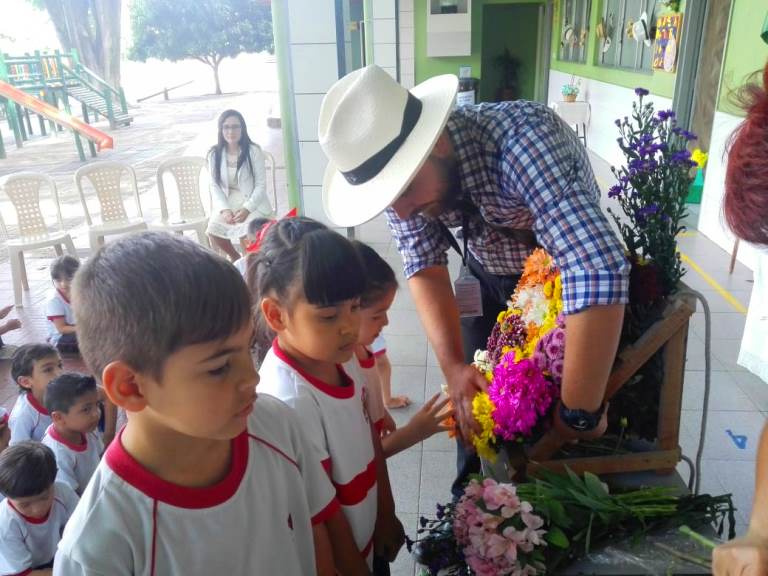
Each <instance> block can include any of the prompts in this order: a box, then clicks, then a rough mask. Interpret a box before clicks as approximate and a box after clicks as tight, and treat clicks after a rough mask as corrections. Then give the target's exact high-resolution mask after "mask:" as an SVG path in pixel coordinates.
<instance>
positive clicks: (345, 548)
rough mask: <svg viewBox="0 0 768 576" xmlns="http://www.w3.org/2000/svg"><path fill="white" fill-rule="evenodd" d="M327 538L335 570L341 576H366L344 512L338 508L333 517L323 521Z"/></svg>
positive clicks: (366, 572) (362, 559)
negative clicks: (329, 542) (326, 530)
mask: <svg viewBox="0 0 768 576" xmlns="http://www.w3.org/2000/svg"><path fill="white" fill-rule="evenodd" d="M325 526H326V527H327V528H328V537H329V539H330V541H331V547H332V549H333V550H332V552H333V560H334V563H335V564H336V570H337V571H338V573H339V574H342V575H343V576H357V575H361V576H368V575H369V574H370V571H369V570H368V564H366V562H365V558H363V556H362V554H360V550H358V549H357V544H355V538H354V536H353V535H352V528H350V526H349V522H348V521H347V517H346V516H344V510H342V509H341V508H339V509H338V510H337V511H336V513H335V514H333V516H331V517H330V518H328V520H326V521H325Z"/></svg>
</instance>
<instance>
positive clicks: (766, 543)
mask: <svg viewBox="0 0 768 576" xmlns="http://www.w3.org/2000/svg"><path fill="white" fill-rule="evenodd" d="M712 573H713V574H714V575H715V576H765V575H766V574H768V540H766V539H764V538H760V537H759V536H757V535H755V534H752V533H750V532H748V533H747V534H746V536H743V537H741V538H736V539H735V540H731V541H730V542H726V543H725V544H723V545H721V546H718V547H717V548H715V549H714V550H713V551H712Z"/></svg>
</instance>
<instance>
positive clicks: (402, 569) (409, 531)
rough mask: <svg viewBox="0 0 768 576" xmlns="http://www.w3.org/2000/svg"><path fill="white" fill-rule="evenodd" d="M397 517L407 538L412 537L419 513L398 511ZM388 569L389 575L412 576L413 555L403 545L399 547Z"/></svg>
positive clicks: (414, 533)
mask: <svg viewBox="0 0 768 576" xmlns="http://www.w3.org/2000/svg"><path fill="white" fill-rule="evenodd" d="M397 517H398V518H399V519H400V522H402V523H403V528H404V529H405V533H406V535H407V536H408V537H409V538H414V537H415V535H416V530H417V526H418V521H419V515H418V514H405V513H400V512H398V513H397ZM389 570H390V574H391V576H413V571H414V565H413V556H411V553H410V552H408V549H407V548H406V547H405V546H403V547H402V548H401V549H400V553H399V554H398V555H397V559H396V560H395V561H394V562H393V563H392V564H390V566H389Z"/></svg>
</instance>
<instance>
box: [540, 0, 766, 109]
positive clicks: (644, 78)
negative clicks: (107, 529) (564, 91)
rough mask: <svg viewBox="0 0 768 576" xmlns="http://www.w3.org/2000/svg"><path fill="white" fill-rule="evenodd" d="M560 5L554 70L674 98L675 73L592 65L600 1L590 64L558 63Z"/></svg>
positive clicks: (596, 0) (593, 15) (593, 18)
mask: <svg viewBox="0 0 768 576" xmlns="http://www.w3.org/2000/svg"><path fill="white" fill-rule="evenodd" d="M735 1H739V0H735ZM742 1H751V0H742ZM561 6H562V0H555V11H554V12H555V14H554V20H555V26H554V30H553V31H552V61H551V63H550V67H551V68H552V70H558V71H560V72H565V73H566V74H576V75H577V76H582V77H584V78H591V79H593V80H599V81H601V82H606V83H608V84H616V85H617V86H624V87H625V88H636V87H638V86H642V87H643V88H647V89H648V90H650V91H651V93H652V94H656V95H658V96H666V97H667V98H672V95H673V93H674V91H675V77H676V75H675V74H670V73H669V72H663V71H654V72H651V73H650V74H649V73H647V72H633V71H630V70H621V69H618V68H608V67H605V66H597V65H595V64H593V62H597V54H598V49H599V48H598V44H599V43H598V40H597V37H596V36H595V30H596V29H597V24H598V23H599V22H600V14H601V12H602V2H601V1H600V0H592V8H591V12H590V19H589V36H588V39H587V63H586V64H577V63H575V62H561V61H560V60H558V55H559V50H558V48H559V42H560V34H561V33H560V7H561ZM680 11H681V12H685V0H683V2H681V5H680ZM683 18H685V16H683Z"/></svg>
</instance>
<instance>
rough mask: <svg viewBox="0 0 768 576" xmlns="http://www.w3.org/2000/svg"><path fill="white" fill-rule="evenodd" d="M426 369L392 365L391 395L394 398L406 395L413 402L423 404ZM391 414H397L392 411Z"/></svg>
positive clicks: (422, 366)
mask: <svg viewBox="0 0 768 576" xmlns="http://www.w3.org/2000/svg"><path fill="white" fill-rule="evenodd" d="M426 371H427V370H426V368H424V365H423V364H422V365H421V366H404V365H402V364H394V365H393V366H392V383H391V386H392V394H393V395H394V396H398V395H402V394H404V395H406V396H408V397H409V398H410V399H411V400H412V401H413V402H417V403H419V404H421V403H422V402H424V381H425V374H426ZM393 412H397V410H394V411H393Z"/></svg>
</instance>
